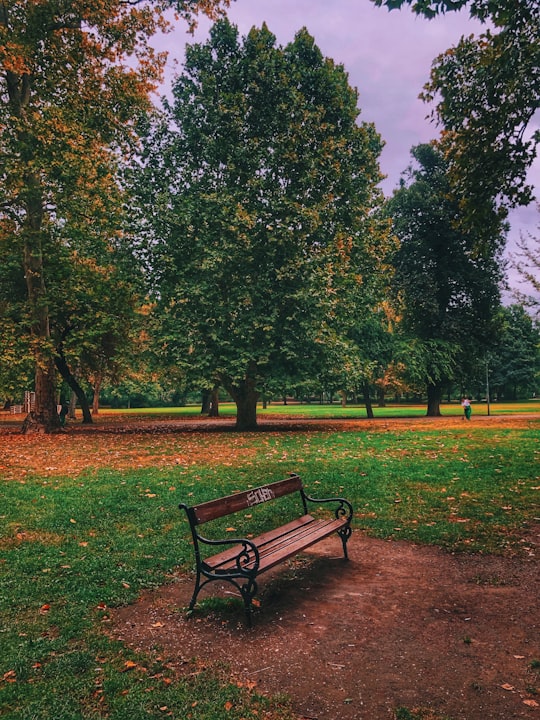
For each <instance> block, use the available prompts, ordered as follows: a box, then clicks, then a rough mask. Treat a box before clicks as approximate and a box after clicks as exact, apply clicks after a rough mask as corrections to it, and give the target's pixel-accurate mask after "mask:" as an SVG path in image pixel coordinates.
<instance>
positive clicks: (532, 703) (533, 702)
mask: <svg viewBox="0 0 540 720" xmlns="http://www.w3.org/2000/svg"><path fill="white" fill-rule="evenodd" d="M523 704H524V705H528V706H529V707H538V703H537V702H536V700H524V701H523Z"/></svg>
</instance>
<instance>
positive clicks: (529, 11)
mask: <svg viewBox="0 0 540 720" xmlns="http://www.w3.org/2000/svg"><path fill="white" fill-rule="evenodd" d="M373 2H375V4H377V5H385V6H386V7H388V8H389V9H392V8H396V7H401V6H402V5H411V6H412V8H413V10H414V11H415V12H417V13H419V14H422V15H424V16H426V17H428V18H429V17H433V16H434V15H436V14H438V13H444V12H447V11H452V10H459V9H460V8H468V10H469V13H470V15H471V17H474V18H477V19H478V20H480V21H481V22H483V23H486V30H485V32H483V33H481V34H480V35H479V36H478V37H474V36H469V37H463V38H462V39H461V40H460V42H459V43H458V44H457V46H456V47H453V48H449V49H448V50H447V51H446V52H445V53H443V54H442V55H440V56H439V57H438V58H437V59H436V60H435V61H434V63H433V67H432V72H431V79H430V81H429V82H428V84H427V85H426V91H425V93H424V99H426V100H427V101H429V102H432V101H435V102H436V106H435V111H434V116H435V118H436V119H437V120H438V121H439V123H440V124H441V126H442V129H443V132H442V135H441V139H440V143H441V148H442V149H443V151H444V153H445V155H446V159H447V161H448V171H449V174H450V178H451V180H452V185H453V192H454V193H455V194H456V195H457V197H458V198H459V200H460V203H461V206H462V217H463V221H465V222H467V223H468V224H469V225H470V226H472V225H474V227H475V232H476V234H477V235H478V237H479V238H481V237H482V236H483V237H488V236H489V234H490V233H492V232H495V233H497V232H498V221H499V220H500V219H501V218H504V217H505V215H506V213H507V210H508V208H509V207H514V206H516V205H523V204H528V203H529V202H530V201H531V199H532V188H531V187H530V185H529V184H528V183H527V172H528V169H529V167H530V166H531V164H532V162H533V160H534V159H535V157H536V148H537V144H538V142H539V141H540V133H538V131H536V132H533V130H534V127H533V122H532V120H533V118H534V116H535V113H536V112H537V110H538V107H539V105H540V42H539V40H538V38H539V37H540V3H538V0H497V1H496V2H493V0H373ZM494 209H495V210H496V212H495V213H494V212H493V210H494Z"/></svg>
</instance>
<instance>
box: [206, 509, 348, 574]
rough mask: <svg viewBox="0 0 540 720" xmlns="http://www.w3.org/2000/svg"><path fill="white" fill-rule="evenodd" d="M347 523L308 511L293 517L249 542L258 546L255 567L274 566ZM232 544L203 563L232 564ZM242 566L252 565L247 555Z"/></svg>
mask: <svg viewBox="0 0 540 720" xmlns="http://www.w3.org/2000/svg"><path fill="white" fill-rule="evenodd" d="M346 524H347V521H346V520H345V519H342V518H339V519H337V520H336V519H324V520H316V519H315V518H313V517H312V516H311V515H304V516H303V517H302V518H300V519H299V520H297V521H293V522H291V523H288V524H287V525H283V526H282V527H280V528H276V529H274V530H272V531H270V532H268V533H264V534H263V535H261V536H259V537H257V538H253V539H252V540H251V542H253V543H254V544H255V545H256V546H257V548H258V550H259V560H260V565H259V570H258V572H259V573H261V572H264V571H265V570H269V569H270V568H272V567H274V565H277V564H278V563H280V562H282V561H283V560H285V559H287V558H289V557H291V556H292V555H295V554H297V553H298V552H300V551H301V550H304V549H306V548H308V547H309V546H310V545H313V544H314V543H316V542H318V541H319V540H322V538H324V537H327V536H328V535H331V534H332V533H334V532H336V530H338V528H340V527H343V526H344V525H346ZM240 547H241V546H239V545H235V546H233V547H232V548H230V549H229V550H227V551H225V552H223V553H219V554H218V555H214V556H213V557H211V558H207V559H206V560H205V561H204V563H205V564H206V565H207V566H208V567H209V568H211V569H212V570H213V571H215V572H219V571H222V572H224V571H228V572H230V571H231V570H233V569H234V568H236V558H237V556H238V552H239V550H240ZM242 567H243V568H244V569H246V570H249V569H252V568H253V567H254V559H251V560H249V559H247V560H246V562H245V563H243V564H242Z"/></svg>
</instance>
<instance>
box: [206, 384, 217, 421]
mask: <svg viewBox="0 0 540 720" xmlns="http://www.w3.org/2000/svg"><path fill="white" fill-rule="evenodd" d="M208 415H209V417H219V386H218V387H215V388H214V389H213V390H212V394H211V396H210V412H209V413H208Z"/></svg>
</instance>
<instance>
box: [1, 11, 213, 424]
mask: <svg viewBox="0 0 540 720" xmlns="http://www.w3.org/2000/svg"><path fill="white" fill-rule="evenodd" d="M217 4H218V0H203V1H202V2H196V0H186V1H185V2H181V1H179V3H178V10H179V11H180V12H182V13H183V14H185V15H186V14H187V15H188V16H190V15H191V13H192V11H193V10H196V9H197V8H198V7H202V8H203V9H207V10H209V11H211V10H212V9H213V7H214V6H216V5H217ZM167 5H168V3H166V2H165V3H153V2H151V1H148V2H145V1H142V0H141V2H137V1H136V0H135V1H134V2H129V3H126V2H122V1H121V0H112V2H110V1H107V2H105V1H103V0H97V2H93V3H91V4H88V3H85V2H82V1H80V0H75V1H72V2H64V1H63V0H44V2H40V3H35V2H32V1H31V0H6V2H3V3H2V5H1V6H0V243H2V246H3V248H2V250H3V254H5V253H7V254H9V255H10V257H11V258H14V257H17V258H18V260H17V262H18V268H19V276H20V279H21V280H22V282H23V283H24V285H25V293H26V300H25V304H24V308H23V309H22V312H21V313H20V321H21V322H20V325H19V326H18V335H19V336H22V335H24V336H26V337H27V338H28V342H27V346H28V347H29V348H30V349H31V352H32V355H33V360H34V366H35V391H36V415H35V418H34V419H35V421H36V427H38V428H40V429H45V430H47V431H54V430H56V429H58V428H59V420H58V417H57V414H56V367H55V361H54V352H55V351H54V347H53V346H54V342H53V340H52V335H51V315H50V307H51V303H53V302H55V301H56V300H57V298H53V297H52V296H51V287H52V283H51V282H50V278H51V273H54V272H55V266H56V257H57V253H62V254H63V253H64V252H65V248H66V246H70V247H71V248H72V250H73V251H74V252H77V253H78V254H79V255H80V254H83V255H85V256H87V257H90V258H91V257H93V255H94V253H95V248H96V245H97V246H99V248H100V250H99V251H98V252H101V249H102V248H103V246H106V245H108V244H109V242H110V240H111V238H112V237H114V235H115V232H116V231H117V229H118V227H119V224H120V220H119V209H120V207H121V197H120V192H119V189H118V185H117V183H116V179H115V175H116V167H117V163H118V160H119V158H121V157H122V156H125V155H126V154H127V153H129V152H130V151H131V149H132V147H133V140H134V120H135V119H136V118H137V117H138V116H139V115H140V113H141V112H142V111H145V110H147V108H148V107H149V102H150V100H149V96H150V92H151V91H152V90H153V88H154V87H155V84H156V82H157V81H158V79H159V78H160V72H161V68H162V63H163V60H164V58H163V57H162V56H160V55H157V54H156V53H154V51H153V50H152V48H151V47H150V46H149V44H148V41H149V38H150V37H151V36H152V35H153V34H154V33H155V32H156V31H157V30H158V28H160V27H165V21H164V18H163V10H164V9H165V7H166V6H167Z"/></svg>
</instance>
